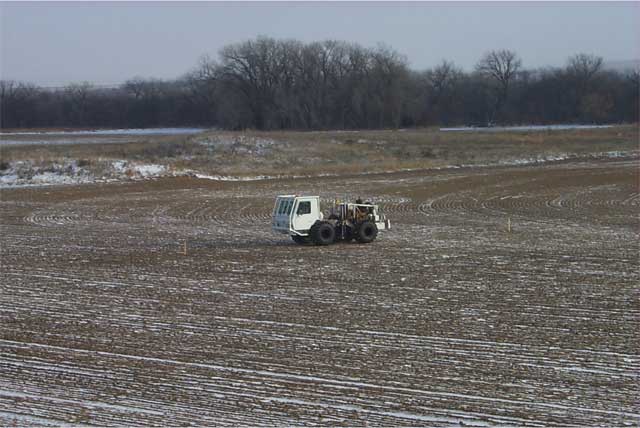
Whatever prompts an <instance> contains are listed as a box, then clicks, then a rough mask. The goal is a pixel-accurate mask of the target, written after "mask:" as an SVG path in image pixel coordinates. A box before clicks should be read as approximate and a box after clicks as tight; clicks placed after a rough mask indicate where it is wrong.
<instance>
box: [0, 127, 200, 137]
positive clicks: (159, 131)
mask: <svg viewBox="0 0 640 428" xmlns="http://www.w3.org/2000/svg"><path fill="white" fill-rule="evenodd" d="M204 130H205V129H204V128H133V129H94V130H79V131H29V132H0V137H2V136H4V135H188V134H198V133H200V132H202V131H204Z"/></svg>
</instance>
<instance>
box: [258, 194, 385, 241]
mask: <svg viewBox="0 0 640 428" xmlns="http://www.w3.org/2000/svg"><path fill="white" fill-rule="evenodd" d="M271 227H272V229H273V231H274V232H277V233H282V234H286V235H290V236H291V238H292V239H293V240H294V241H295V242H296V243H299V244H304V243H308V242H313V243H314V244H316V245H329V244H331V243H333V242H336V241H347V242H348V241H351V240H354V239H355V240H356V241H358V242H360V243H362V244H367V243H370V242H373V241H374V240H375V239H376V237H377V235H378V231H379V230H386V229H390V228H391V222H390V221H389V220H387V219H386V217H385V216H384V214H382V213H381V212H380V210H379V207H378V205H374V204H372V203H369V202H367V203H362V201H360V200H358V201H356V203H340V204H336V205H335V206H334V207H332V208H331V215H330V216H329V218H328V219H326V220H325V219H324V215H323V213H322V211H321V209H320V197H319V196H297V195H280V196H278V197H276V203H275V205H274V207H273V215H272V222H271Z"/></svg>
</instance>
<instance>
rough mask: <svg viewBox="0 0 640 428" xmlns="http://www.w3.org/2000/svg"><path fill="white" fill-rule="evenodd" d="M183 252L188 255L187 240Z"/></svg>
mask: <svg viewBox="0 0 640 428" xmlns="http://www.w3.org/2000/svg"><path fill="white" fill-rule="evenodd" d="M182 253H183V254H184V255H185V256H186V255H187V240H186V239H185V240H184V249H183V251H182Z"/></svg>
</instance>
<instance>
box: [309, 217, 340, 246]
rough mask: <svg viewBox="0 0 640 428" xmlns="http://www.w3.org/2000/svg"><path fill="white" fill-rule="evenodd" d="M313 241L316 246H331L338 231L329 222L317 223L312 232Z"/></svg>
mask: <svg viewBox="0 0 640 428" xmlns="http://www.w3.org/2000/svg"><path fill="white" fill-rule="evenodd" d="M310 235H311V240H312V241H313V243H314V244H316V245H329V244H331V243H333V241H334V239H335V237H336V230H335V229H334V227H333V225H332V224H331V223H329V222H326V221H323V222H320V223H316V224H314V225H313V226H312V227H311V230H310Z"/></svg>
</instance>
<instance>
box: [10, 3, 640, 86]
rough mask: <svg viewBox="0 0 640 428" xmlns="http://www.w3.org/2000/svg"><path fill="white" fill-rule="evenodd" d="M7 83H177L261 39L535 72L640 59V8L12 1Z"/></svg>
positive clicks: (413, 61) (419, 64) (418, 64)
mask: <svg viewBox="0 0 640 428" xmlns="http://www.w3.org/2000/svg"><path fill="white" fill-rule="evenodd" d="M0 20H1V21H0V49H1V51H0V54H1V55H0V77H1V78H2V79H14V80H21V81H29V82H33V83H37V84H40V85H44V86H57V85H63V84H66V83H70V82H74V81H85V80H86V81H91V82H94V83H98V84H114V83H121V82H123V81H125V80H127V79H129V78H131V77H134V76H141V77H156V78H162V79H168V78H175V77H178V76H180V75H182V74H184V73H185V72H187V71H188V70H189V69H190V68H192V67H193V66H194V65H195V64H196V63H197V60H198V58H199V57H200V56H202V55H203V54H210V55H213V56H216V54H217V52H218V50H219V49H220V48H221V47H222V46H224V45H225V44H229V43H234V42H239V41H244V40H246V39H249V38H254V37H256V36H258V35H266V36H271V37H275V38H295V39H298V40H302V41H316V40H324V39H339V40H346V41H352V42H358V43H360V44H362V45H364V46H375V45H376V44H377V43H378V42H383V43H385V44H388V45H390V46H391V47H393V48H395V49H396V50H397V51H399V52H400V53H402V54H404V55H406V57H407V58H408V60H409V62H410V65H411V67H412V68H414V69H424V68H427V67H431V66H433V65H435V64H437V63H439V62H440V61H442V59H445V58H446V59H448V60H451V61H454V62H455V63H456V64H458V65H459V66H461V67H463V68H465V69H471V68H472V67H473V65H474V64H475V63H476V61H477V60H478V58H479V57H480V56H481V55H482V53H484V52H485V51H487V50H490V49H497V48H507V49H513V50H515V51H516V52H518V54H519V55H520V56H521V57H522V60H523V63H524V65H525V67H528V68H535V67H540V66H546V65H564V64H565V62H566V58H567V57H568V56H570V55H573V54H576V53H579V52H586V53H593V54H596V55H601V56H603V57H604V58H605V61H620V60H632V59H638V58H640V34H639V26H638V24H637V23H638V22H639V21H640V4H639V3H637V2H633V3H516V2H514V3H466V2H460V3H437V2H432V3H398V2H395V3H364V2H361V3H336V2H331V3H267V2H261V3H252V2H247V3H238V2H236V3H155V2H147V3H8V2H4V3H0Z"/></svg>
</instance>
